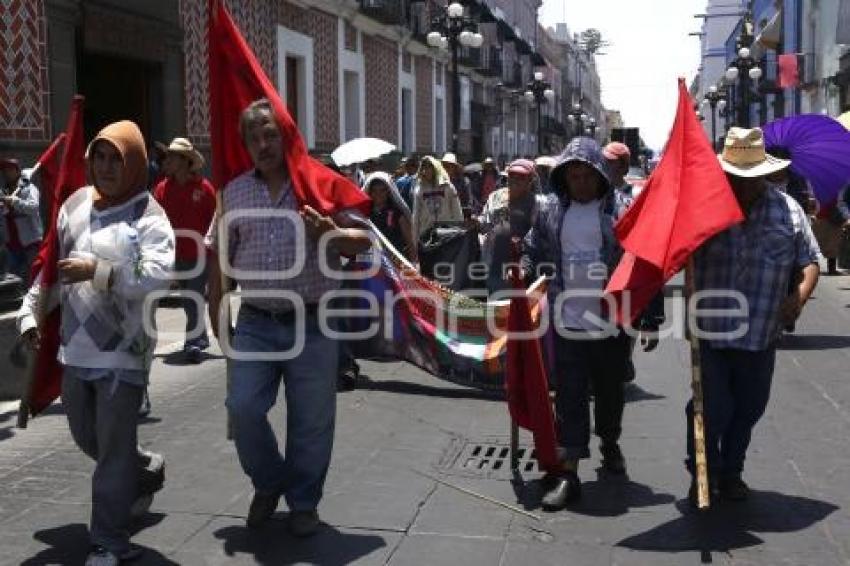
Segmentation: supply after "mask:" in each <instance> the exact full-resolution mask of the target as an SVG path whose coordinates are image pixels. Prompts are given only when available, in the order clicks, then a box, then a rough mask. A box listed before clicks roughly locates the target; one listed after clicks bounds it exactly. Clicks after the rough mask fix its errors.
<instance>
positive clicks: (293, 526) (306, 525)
mask: <svg viewBox="0 0 850 566" xmlns="http://www.w3.org/2000/svg"><path fill="white" fill-rule="evenodd" d="M320 524H321V522H320V521H319V514H318V513H317V512H316V510H315V509H313V510H311V511H291V512H290V513H289V532H290V533H291V534H292V536H294V537H298V538H307V537H311V536H313V535H315V534H316V533H317V532H318V531H319V525H320Z"/></svg>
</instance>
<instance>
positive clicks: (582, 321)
mask: <svg viewBox="0 0 850 566" xmlns="http://www.w3.org/2000/svg"><path fill="white" fill-rule="evenodd" d="M600 206H602V203H601V201H600V200H598V199H597V200H593V201H590V202H588V203H579V202H573V203H571V204H570V207H569V208H568V209H567V212H566V216H565V218H564V222H563V224H562V227H561V253H562V257H561V267H562V272H563V281H564V291H578V290H580V291H584V292H586V295H582V296H576V297H570V298H567V299H565V300H564V302H563V306H562V307H561V326H562V327H564V328H569V329H571V330H585V331H594V330H599V329H600V327H599V325H596V324H594V323H593V322H592V321H590V320H588V319H587V318H586V317H585V313H587V314H588V315H590V316H592V315H595V316H601V311H602V290H603V289H604V287H605V279H606V277H607V270H606V267H605V264H604V262H603V261H602V257H601V253H600V252H601V249H602V227H601V225H600V221H599V208H600Z"/></svg>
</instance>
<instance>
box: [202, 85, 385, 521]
mask: <svg viewBox="0 0 850 566" xmlns="http://www.w3.org/2000/svg"><path fill="white" fill-rule="evenodd" d="M240 131H241V134H242V141H243V143H244V144H245V148H246V149H247V151H248V153H249V154H250V156H251V159H252V161H253V163H254V167H255V168H254V169H252V170H250V171H248V172H246V173H244V174H242V175H240V176H239V177H237V178H236V179H234V180H233V181H231V182H230V183H229V184H228V185H227V187H226V188H225V189H224V195H223V199H224V211H225V214H224V216H223V217H222V219H219V220H218V221H219V222H224V223H225V227H224V230H226V238H227V239H226V240H225V241H223V242H219V241H218V231H217V230H216V229H215V228H216V224H217V222H216V223H214V224H213V227H212V228H211V230H212V246H211V247H212V249H213V251H214V252H216V253H213V254H211V265H210V280H209V289H210V291H209V294H210V297H209V309H210V319H211V320H210V322H211V326H212V329H213V333H214V334H215V336H216V337H217V338H219V339H220V337H221V336H222V335H221V334H220V329H219V328H218V321H219V310H220V308H221V307H222V305H221V301H222V296H223V292H224V291H225V290H224V289H222V286H221V279H220V268H221V267H222V266H220V265H219V262H218V253H217V250H218V247H219V245H222V246H225V247H226V249H227V254H228V258H229V260H230V261H229V263H230V266H231V268H232V273H229V274H228V275H232V276H233V278H234V279H235V280H236V282H237V283H238V284H239V287H240V288H241V290H242V292H243V293H244V294H245V296H244V297H243V299H242V304H241V307H240V309H239V316H238V318H237V321H236V328H235V333H234V335H233V339H232V348H233V350H234V359H233V361H232V365H231V375H232V382H231V385H230V390H229V392H228V395H227V403H226V404H227V408H228V411H229V413H230V415H231V417H232V419H233V425H234V441H235V444H236V451H237V453H238V455H239V462H240V463H241V465H242V469H243V470H244V471H245V473H246V474H247V475H248V476H249V477H250V478H251V482H252V483H253V485H254V498H253V500H252V501H251V506H250V509H249V511H248V521H247V523H248V526H249V527H251V528H256V527H259V526H261V525H262V524H263V523H265V522H266V520H267V519H269V517H271V515H272V514H273V513H274V512H275V510H276V508H277V504H278V501H279V499H280V497H281V496H282V495H283V496H284V497H285V498H286V501H287V503H288V505H289V509H290V513H289V529H290V532H292V534H294V535H295V536H300V537H305V536H310V535H313V534H315V532H316V531H317V529H318V527H319V516H318V514H317V512H316V508H317V506H318V504H319V500H320V499H321V497H322V488H323V485H324V482H325V476H326V475H327V472H328V467H329V466H330V459H331V451H332V448H333V436H334V421H335V415H336V376H337V363H338V353H337V351H338V347H339V346H338V343H337V341H336V340H335V339H334V338H333V337H331V336H328V333H327V332H325V331H323V326H322V324H320V321H319V320H318V319H319V315H321V314H322V312H321V311H320V309H319V308H318V307H319V304H320V302H321V301H322V298H323V297H324V296H325V295H326V294H327V293H329V292H331V291H334V290H336V289H338V288H339V287H340V280H339V279H337V278H333V277H331V276H330V273H326V272H323V271H322V270H321V268H320V264H319V257H320V249H319V245H318V242H319V239H320V238H321V236H322V235H324V234H326V233H328V232H332V233H333V234H332V235H333V236H334V237H333V240H332V243H331V244H330V245H329V246H328V247H327V249H326V254H325V255H326V256H327V263H328V266H329V267H330V268H335V269H336V270H337V271H338V270H339V266H340V264H341V261H340V254H344V255H348V256H351V255H355V254H357V253H359V252H361V251H365V250H366V249H368V248H369V246H370V245H371V243H370V240H369V237H368V234H367V232H366V231H365V230H362V229H358V228H355V227H354V226H355V225H356V224H355V222H356V219H355V218H354V216H355V215H356V214H357V213H356V212H353V211H347V210H344V211H342V212H339V213H337V214H336V215H334V216H333V217H328V216H322V215H321V214H320V213H319V212H317V211H316V210H314V209H313V208H311V207H310V206H304V207H303V208H300V207H299V203H298V201H297V199H296V197H295V195H294V194H293V184H292V180H291V177H290V175H289V171H288V170H287V166H286V160H285V156H284V149H285V148H284V145H285V144H284V142H283V137H282V134H281V131H280V128H279V126H278V124H277V122H276V120H275V115H274V111H273V109H272V106H271V104H270V103H269V101H268V100H265V99H262V100H258V101H256V102H254V103H252V104H251V105H250V106H248V107H247V108H246V109H245V110H244V111H243V113H242V117H241V122H240ZM224 308H229V305H227V304H226V305H224ZM221 331H223V332H228V329H221ZM281 380H283V383H284V385H285V388H286V419H287V422H286V425H287V426H286V429H287V430H286V449H285V457H284V456H283V455H281V453H280V451H279V449H278V443H277V438H276V437H275V433H274V431H273V430H272V427H271V425H270V424H269V420H268V413H269V411H270V410H271V408H272V407H273V406H274V404H275V402H276V400H277V393H278V389H279V388H280V384H281Z"/></svg>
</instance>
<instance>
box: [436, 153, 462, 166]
mask: <svg viewBox="0 0 850 566" xmlns="http://www.w3.org/2000/svg"><path fill="white" fill-rule="evenodd" d="M440 162H441V163H442V164H443V166H446V165H448V166H450V167H452V166H453V167H458V168H459V167H460V163H459V162H458V160H457V155H455V154H454V153H452V152H448V153H446V154H445V155H444V156H443V158H442V159H441V160H440Z"/></svg>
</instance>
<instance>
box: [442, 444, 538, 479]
mask: <svg viewBox="0 0 850 566" xmlns="http://www.w3.org/2000/svg"><path fill="white" fill-rule="evenodd" d="M443 462H444V465H443V466H442V468H443V471H444V472H446V473H454V474H460V475H467V476H475V477H481V478H488V479H489V478H492V479H510V478H511V449H510V444H509V442H508V441H507V440H486V441H483V442H480V441H472V440H467V441H463V442H462V443H458V444H456V445H455V447H454V450H452V451H451V452H450V453H449V454H447V457H446V458H445V459H444V460H443ZM517 463H518V467H517V470H518V471H519V472H520V473H521V474H527V473H536V472H538V471H539V468H538V467H537V459H536V456H535V451H534V448H533V447H531V446H523V445H520V446H519V449H518V450H517Z"/></svg>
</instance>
